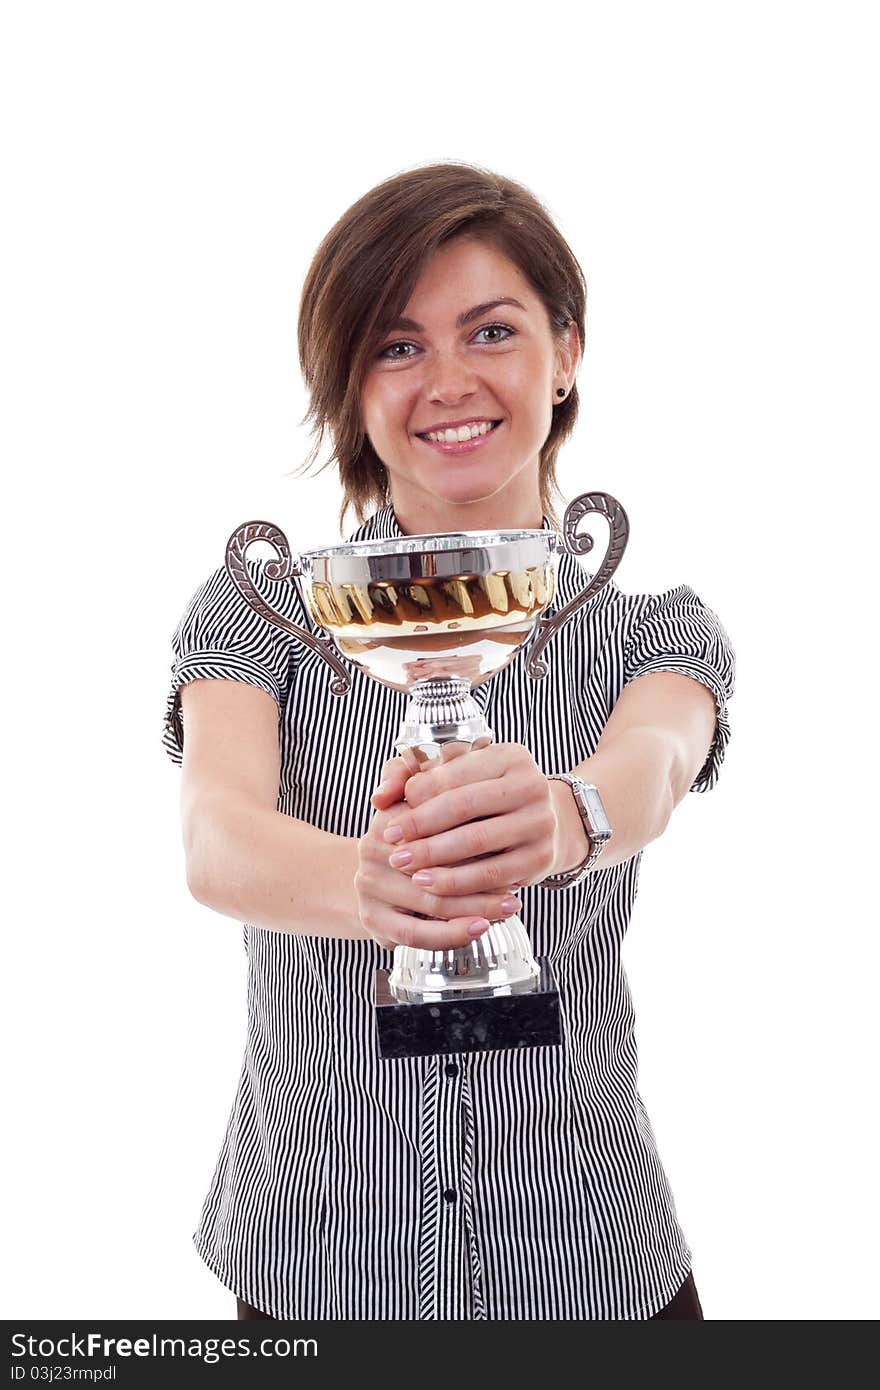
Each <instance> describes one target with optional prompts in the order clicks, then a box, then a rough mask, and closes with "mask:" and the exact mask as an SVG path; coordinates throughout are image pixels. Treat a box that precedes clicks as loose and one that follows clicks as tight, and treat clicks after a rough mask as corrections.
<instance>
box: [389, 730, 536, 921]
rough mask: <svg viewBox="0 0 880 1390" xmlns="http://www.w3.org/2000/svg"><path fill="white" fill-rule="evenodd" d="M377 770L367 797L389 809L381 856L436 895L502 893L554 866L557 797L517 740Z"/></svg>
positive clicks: (446, 898) (449, 898) (392, 763)
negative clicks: (379, 779)
mask: <svg viewBox="0 0 880 1390" xmlns="http://www.w3.org/2000/svg"><path fill="white" fill-rule="evenodd" d="M458 748H459V750H460V748H461V745H458ZM445 751H446V750H444V753H445ZM382 771H383V784H382V785H381V786H380V787H379V788H378V789H377V791H375V792H374V793H373V798H372V801H373V805H374V806H376V807H379V808H382V809H383V810H385V811H386V813H387V814H386V818H385V821H384V824H383V830H382V835H383V839H384V841H385V853H386V856H387V862H388V863H389V864H390V865H391V866H392V867H393V868H394V869H395V870H396V871H397V872H398V873H400V874H401V876H402V877H404V878H407V879H408V880H409V882H410V883H411V884H412V885H413V886H416V887H419V888H422V887H424V888H426V889H427V890H429V891H430V892H431V893H432V894H434V895H436V900H438V901H441V902H446V903H449V902H450V901H453V900H455V901H457V900H459V899H460V897H461V896H462V895H465V894H486V893H493V892H495V893H501V892H503V891H504V890H505V889H509V888H511V887H514V888H518V887H523V886H525V885H527V884H530V883H539V882H540V881H541V880H542V879H544V878H546V877H547V875H548V874H549V873H552V872H553V871H554V866H555V864H556V862H557V860H558V858H559V856H560V845H561V837H562V831H563V827H562V826H561V824H560V818H559V816H558V814H557V810H556V807H557V805H558V803H557V802H556V800H555V798H554V797H553V795H552V793H551V786H552V785H553V784H552V783H550V782H549V781H548V780H547V778H546V777H545V776H544V774H543V772H542V771H541V769H540V768H539V767H538V765H537V763H536V762H535V760H534V758H533V757H532V755H531V753H530V752H529V751H528V749H527V748H524V747H523V746H522V744H520V743H493V744H491V745H490V746H489V747H488V748H479V749H476V750H470V751H468V752H464V753H463V754H462V756H448V757H446V756H445V757H444V758H443V760H442V761H440V762H438V761H437V760H435V761H434V762H433V763H432V764H431V765H430V766H429V767H428V768H427V769H426V770H425V771H424V772H416V773H410V772H409V770H408V768H407V767H406V764H405V763H404V762H403V760H402V759H401V758H394V759H392V760H391V761H390V762H388V763H386V764H385V767H384V768H383V770H382ZM401 797H405V802H404V803H403V804H401ZM395 832H397V834H396V836H395ZM404 856H406V857H405V858H404ZM466 861H470V862H466ZM504 915H505V916H507V915H509V914H507V913H505V914H504Z"/></svg>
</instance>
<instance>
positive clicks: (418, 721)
mask: <svg viewBox="0 0 880 1390" xmlns="http://www.w3.org/2000/svg"><path fill="white" fill-rule="evenodd" d="M590 513H597V514H598V515H600V516H602V517H604V518H605V520H606V521H607V522H608V524H609V539H608V544H607V548H606V551H605V555H604V557H603V560H602V564H601V566H600V567H599V569H598V570H597V571H596V573H595V574H594V575H593V576H592V578H591V579H590V582H589V583H588V584H587V585H586V587H585V588H584V589H583V590H582V592H581V593H579V594H578V595H577V596H576V597H575V598H574V599H572V600H571V602H569V603H568V604H566V605H565V607H564V608H562V609H561V610H560V611H559V612H558V613H556V614H555V615H554V616H552V617H549V618H545V617H543V616H542V614H543V613H544V611H545V609H546V608H547V607H548V605H549V604H550V603H551V601H552V599H553V595H554V592H555V588H556V569H557V564H558V557H559V554H560V553H561V552H562V551H567V552H568V553H570V554H572V555H585V554H588V553H589V551H590V550H591V549H592V547H593V538H592V537H591V536H590V535H588V534H587V535H578V534H577V527H578V525H579V523H580V522H581V520H582V519H583V518H584V517H585V516H587V515H588V514H590ZM628 536H629V522H628V520H627V516H626V512H625V511H624V509H623V507H622V506H621V505H620V503H619V502H618V501H616V499H615V498H613V497H611V496H609V495H608V493H604V492H588V493H584V494H582V495H581V496H579V497H576V498H575V499H574V501H573V502H571V503H570V504H569V506H568V507H567V508H566V511H565V517H564V520H563V527H562V535H561V536H560V535H559V534H558V533H557V532H556V531H552V530H540V531H537V530H511V531H486V532H481V531H454V532H447V533H444V534H441V535H437V536H397V537H393V538H391V539H390V540H370V541H360V542H355V543H351V544H344V545H335V546H330V547H328V548H326V549H322V550H307V551H303V552H302V553H301V554H299V555H296V556H294V555H293V554H292V553H291V549H290V546H289V544H288V541H287V538H286V536H285V535H284V533H283V532H282V531H281V530H279V528H278V527H277V526H274V525H273V524H272V523H271V522H267V521H248V522H245V523H244V524H243V525H242V526H239V527H238V528H237V529H236V530H235V531H234V532H233V533H232V535H231V536H230V538H229V541H228V542H227V546H226V569H227V571H228V573H229V576H230V578H231V580H232V582H233V584H234V585H235V587H236V589H237V590H238V591H239V593H240V594H241V595H242V597H243V598H244V599H245V601H246V602H247V603H248V604H249V605H250V606H251V607H252V608H253V609H254V610H255V611H256V612H257V613H259V614H261V616H262V617H264V618H266V619H268V621H269V622H271V623H274V624H275V625H276V626H278V627H280V628H282V629H283V630H284V631H285V632H287V633H290V634H291V635H292V636H293V637H295V638H297V640H298V641H300V642H304V643H305V645H306V646H307V647H309V648H311V649H312V650H313V651H315V652H318V653H319V654H320V655H321V656H322V657H323V658H324V660H325V661H326V662H327V664H328V666H330V668H331V670H332V672H333V677H332V679H331V681H330V692H331V694H333V695H335V696H340V697H341V696H344V695H346V694H347V693H348V690H349V689H350V686H351V680H350V675H349V672H348V669H347V667H346V666H345V664H344V662H345V661H349V662H351V663H352V664H353V665H355V666H357V667H359V668H360V669H361V670H362V671H363V672H364V673H365V674H366V675H368V676H370V677H372V679H373V680H376V681H379V682H380V683H381V684H383V685H386V686H391V687H392V688H393V689H395V690H402V691H405V692H407V693H408V694H409V697H410V700H409V704H408V706H407V708H406V711H405V714H404V718H403V723H402V725H401V727H400V730H399V732H398V736H397V740H396V742H395V744H394V748H395V751H396V752H397V753H398V754H399V755H400V756H401V757H402V758H403V759H404V761H405V762H406V764H407V766H408V767H409V768H410V770H411V771H413V772H417V771H420V770H421V769H423V768H424V767H425V766H427V765H428V764H429V763H430V762H431V760H432V759H436V758H437V757H438V756H440V754H441V750H442V749H443V748H444V747H445V745H447V744H450V743H454V744H456V745H458V748H457V749H456V753H458V752H461V753H462V754H464V755H465V756H466V754H467V751H468V750H469V749H476V748H482V747H486V746H487V745H489V744H491V743H492V742H493V741H494V734H493V733H492V730H491V729H490V728H489V726H488V724H487V723H486V720H485V719H484V717H483V714H482V711H481V710H480V707H479V705H478V704H477V702H476V700H475V699H474V697H473V695H472V694H471V687H472V685H474V684H477V683H482V681H483V680H485V679H487V678H489V677H491V676H494V675H495V674H496V673H497V672H498V671H500V670H502V669H503V668H504V667H505V666H506V665H507V664H508V663H509V662H511V661H512V660H513V658H514V657H515V656H516V654H517V652H518V651H519V650H520V648H521V647H522V646H523V645H524V644H525V643H526V642H527V641H528V639H529V638H530V637H532V636H533V637H534V640H533V641H532V644H531V647H530V649H529V652H528V657H527V665H526V669H527V672H528V675H529V676H530V677H531V678H532V679H534V680H541V679H542V678H543V677H545V676H546V675H547V669H548V668H547V666H546V665H545V664H544V662H543V661H542V660H541V653H542V652H543V651H544V648H545V647H546V646H547V643H548V642H549V640H550V638H551V637H552V636H553V634H554V633H555V632H556V630H557V629H558V628H561V627H562V625H563V624H564V623H565V622H567V620H568V619H569V618H570V617H571V616H572V614H573V613H575V612H576V611H577V610H578V609H579V608H580V607H581V606H582V605H583V604H584V603H585V602H586V601H587V599H589V598H591V597H592V595H593V594H595V593H597V592H598V591H599V590H600V589H602V588H603V587H604V585H605V584H607V583H608V581H609V580H610V578H611V576H612V575H613V574H614V572H615V570H616V569H617V566H618V565H619V563H620V560H621V558H622V556H623V552H624V550H625V548H626V543H627V539H628ZM256 541H266V542H268V543H269V544H270V545H271V546H272V547H273V548H274V549H275V550H276V551H277V553H278V555H279V557H280V558H279V559H278V560H277V561H276V560H271V561H267V562H266V563H265V564H264V567H263V573H264V574H265V576H266V578H267V579H272V580H283V579H290V581H291V582H296V581H297V580H299V581H300V584H301V591H302V595H303V599H304V602H305V606H306V608H307V610H308V612H309V614H310V615H311V617H312V619H313V621H314V622H315V624H316V626H317V627H318V628H320V629H321V635H318V636H316V635H314V634H312V633H310V632H307V631H305V630H304V629H303V628H301V627H299V626H298V625H297V624H296V623H294V622H292V621H291V620H290V619H289V618H286V617H284V616H283V615H282V614H280V613H276V612H275V611H274V609H272V608H271V607H270V606H269V605H268V604H267V603H266V602H265V600H264V599H263V598H262V596H261V595H260V594H259V593H258V592H257V590H256V589H255V587H254V585H253V583H252V581H251V577H250V575H249V573H248V569H247V566H246V564H245V556H246V552H247V550H248V547H249V546H250V545H252V544H253V543H255V542H256ZM419 915H420V916H423V914H419ZM393 960H394V963H393V968H392V969H391V971H390V972H389V971H387V970H378V971H377V972H376V976H375V1010H376V1014H375V1016H376V1026H377V1039H378V1050H379V1056H380V1058H383V1059H390V1058H400V1057H423V1056H430V1055H434V1054H438V1053H451V1052H480V1051H486V1050H496V1049H501V1048H518V1047H536V1046H546V1045H551V1046H552V1045H558V1044H559V1043H560V1042H561V1041H562V1034H561V1022H560V1013H559V992H558V989H557V985H556V981H555V979H554V975H553V970H552V967H551V964H550V962H549V960H546V959H541V960H536V959H535V957H534V955H533V954H532V949H531V945H530V942H529V937H528V934H527V932H526V929H525V927H524V926H523V923H522V922H521V921H520V919H519V917H518V916H516V915H514V916H511V917H508V918H506V919H505V920H503V921H499V922H492V923H491V924H490V926H489V929H488V931H486V932H484V933H483V935H482V936H480V937H478V938H477V939H476V940H474V941H473V942H472V943H471V944H470V945H468V946H460V947H456V948H454V949H452V948H451V949H449V950H442V951H437V950H425V949H422V948H420V947H414V946H397V947H395V950H394V958H393Z"/></svg>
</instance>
